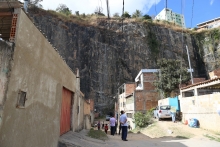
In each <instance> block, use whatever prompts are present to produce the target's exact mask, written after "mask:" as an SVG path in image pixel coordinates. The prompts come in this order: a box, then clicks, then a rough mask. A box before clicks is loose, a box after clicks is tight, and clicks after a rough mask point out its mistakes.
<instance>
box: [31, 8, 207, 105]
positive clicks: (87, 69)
mask: <svg viewBox="0 0 220 147" xmlns="http://www.w3.org/2000/svg"><path fill="white" fill-rule="evenodd" d="M29 15H30V17H31V18H32V20H33V22H34V23H35V25H36V26H38V28H39V29H40V30H41V31H42V32H43V33H44V34H45V36H47V38H48V40H49V42H51V44H52V45H53V46H54V47H55V48H56V49H57V50H58V52H59V53H60V54H61V56H62V57H63V58H64V59H65V60H66V62H67V64H68V65H69V66H70V67H71V68H72V69H73V70H74V71H75V69H76V68H79V69H80V78H81V91H82V92H83V93H84V94H85V97H86V98H94V99H95V107H96V108H97V109H102V108H104V107H106V106H109V104H110V103H111V101H112V98H113V97H114V96H115V95H116V93H117V88H118V87H119V86H120V85H121V84H123V83H125V82H133V81H134V79H135V77H136V76H137V74H138V72H139V71H140V70H141V69H146V68H157V66H156V59H159V58H172V59H183V64H184V65H186V66H187V67H188V60H187V54H186V50H185V45H187V46H188V48H189V52H190V59H191V62H192V67H193V68H194V69H195V72H194V75H195V76H198V75H199V73H200V74H201V75H202V74H205V70H204V64H203V62H202V60H201V57H200V54H198V51H197V50H198V48H195V47H194V46H195V44H194V43H196V42H195V41H194V40H193V39H192V38H191V36H190V35H189V34H185V33H181V32H176V31H173V30H171V29H168V28H164V27H162V26H158V25H153V24H152V23H137V22H129V20H128V21H125V22H124V25H123V26H122V23H121V22H120V21H119V20H111V21H108V20H103V19H97V25H94V26H93V25H80V24H77V23H73V22H65V21H62V20H60V19H58V18H56V17H54V16H53V15H51V14H49V13H46V12H39V11H37V12H36V11H35V12H31V11H30V13H29ZM122 27H123V32H122ZM182 40H183V41H182ZM183 44H184V46H183ZM183 48H184V49H183ZM182 52H183V53H182ZM198 65H200V66H199V67H200V68H197V67H198Z"/></svg>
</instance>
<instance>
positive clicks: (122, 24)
mask: <svg viewBox="0 0 220 147" xmlns="http://www.w3.org/2000/svg"><path fill="white" fill-rule="evenodd" d="M123 20H124V0H123V8H122V33H123Z"/></svg>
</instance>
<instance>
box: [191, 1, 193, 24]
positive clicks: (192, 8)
mask: <svg viewBox="0 0 220 147" xmlns="http://www.w3.org/2000/svg"><path fill="white" fill-rule="evenodd" d="M193 7H194V0H193V3H192V17H191V28H192V21H193Z"/></svg>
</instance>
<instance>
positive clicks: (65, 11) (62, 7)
mask: <svg viewBox="0 0 220 147" xmlns="http://www.w3.org/2000/svg"><path fill="white" fill-rule="evenodd" d="M56 11H57V12H59V13H62V14H64V15H66V16H69V15H71V14H72V11H71V10H70V9H69V8H68V7H67V6H66V5H65V4H59V6H58V7H57V8H56Z"/></svg>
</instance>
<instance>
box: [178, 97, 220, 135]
mask: <svg viewBox="0 0 220 147" xmlns="http://www.w3.org/2000/svg"><path fill="white" fill-rule="evenodd" d="M219 97H220V93H216V94H209V95H202V96H194V97H184V98H180V107H181V111H182V114H183V119H182V120H183V122H185V121H186V120H189V119H190V118H196V119H198V120H199V122H200V127H201V128H204V129H208V130H212V131H216V132H220V123H219V122H220V116H219V115H218V114H217V110H218V107H219V106H220V99H219Z"/></svg>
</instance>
